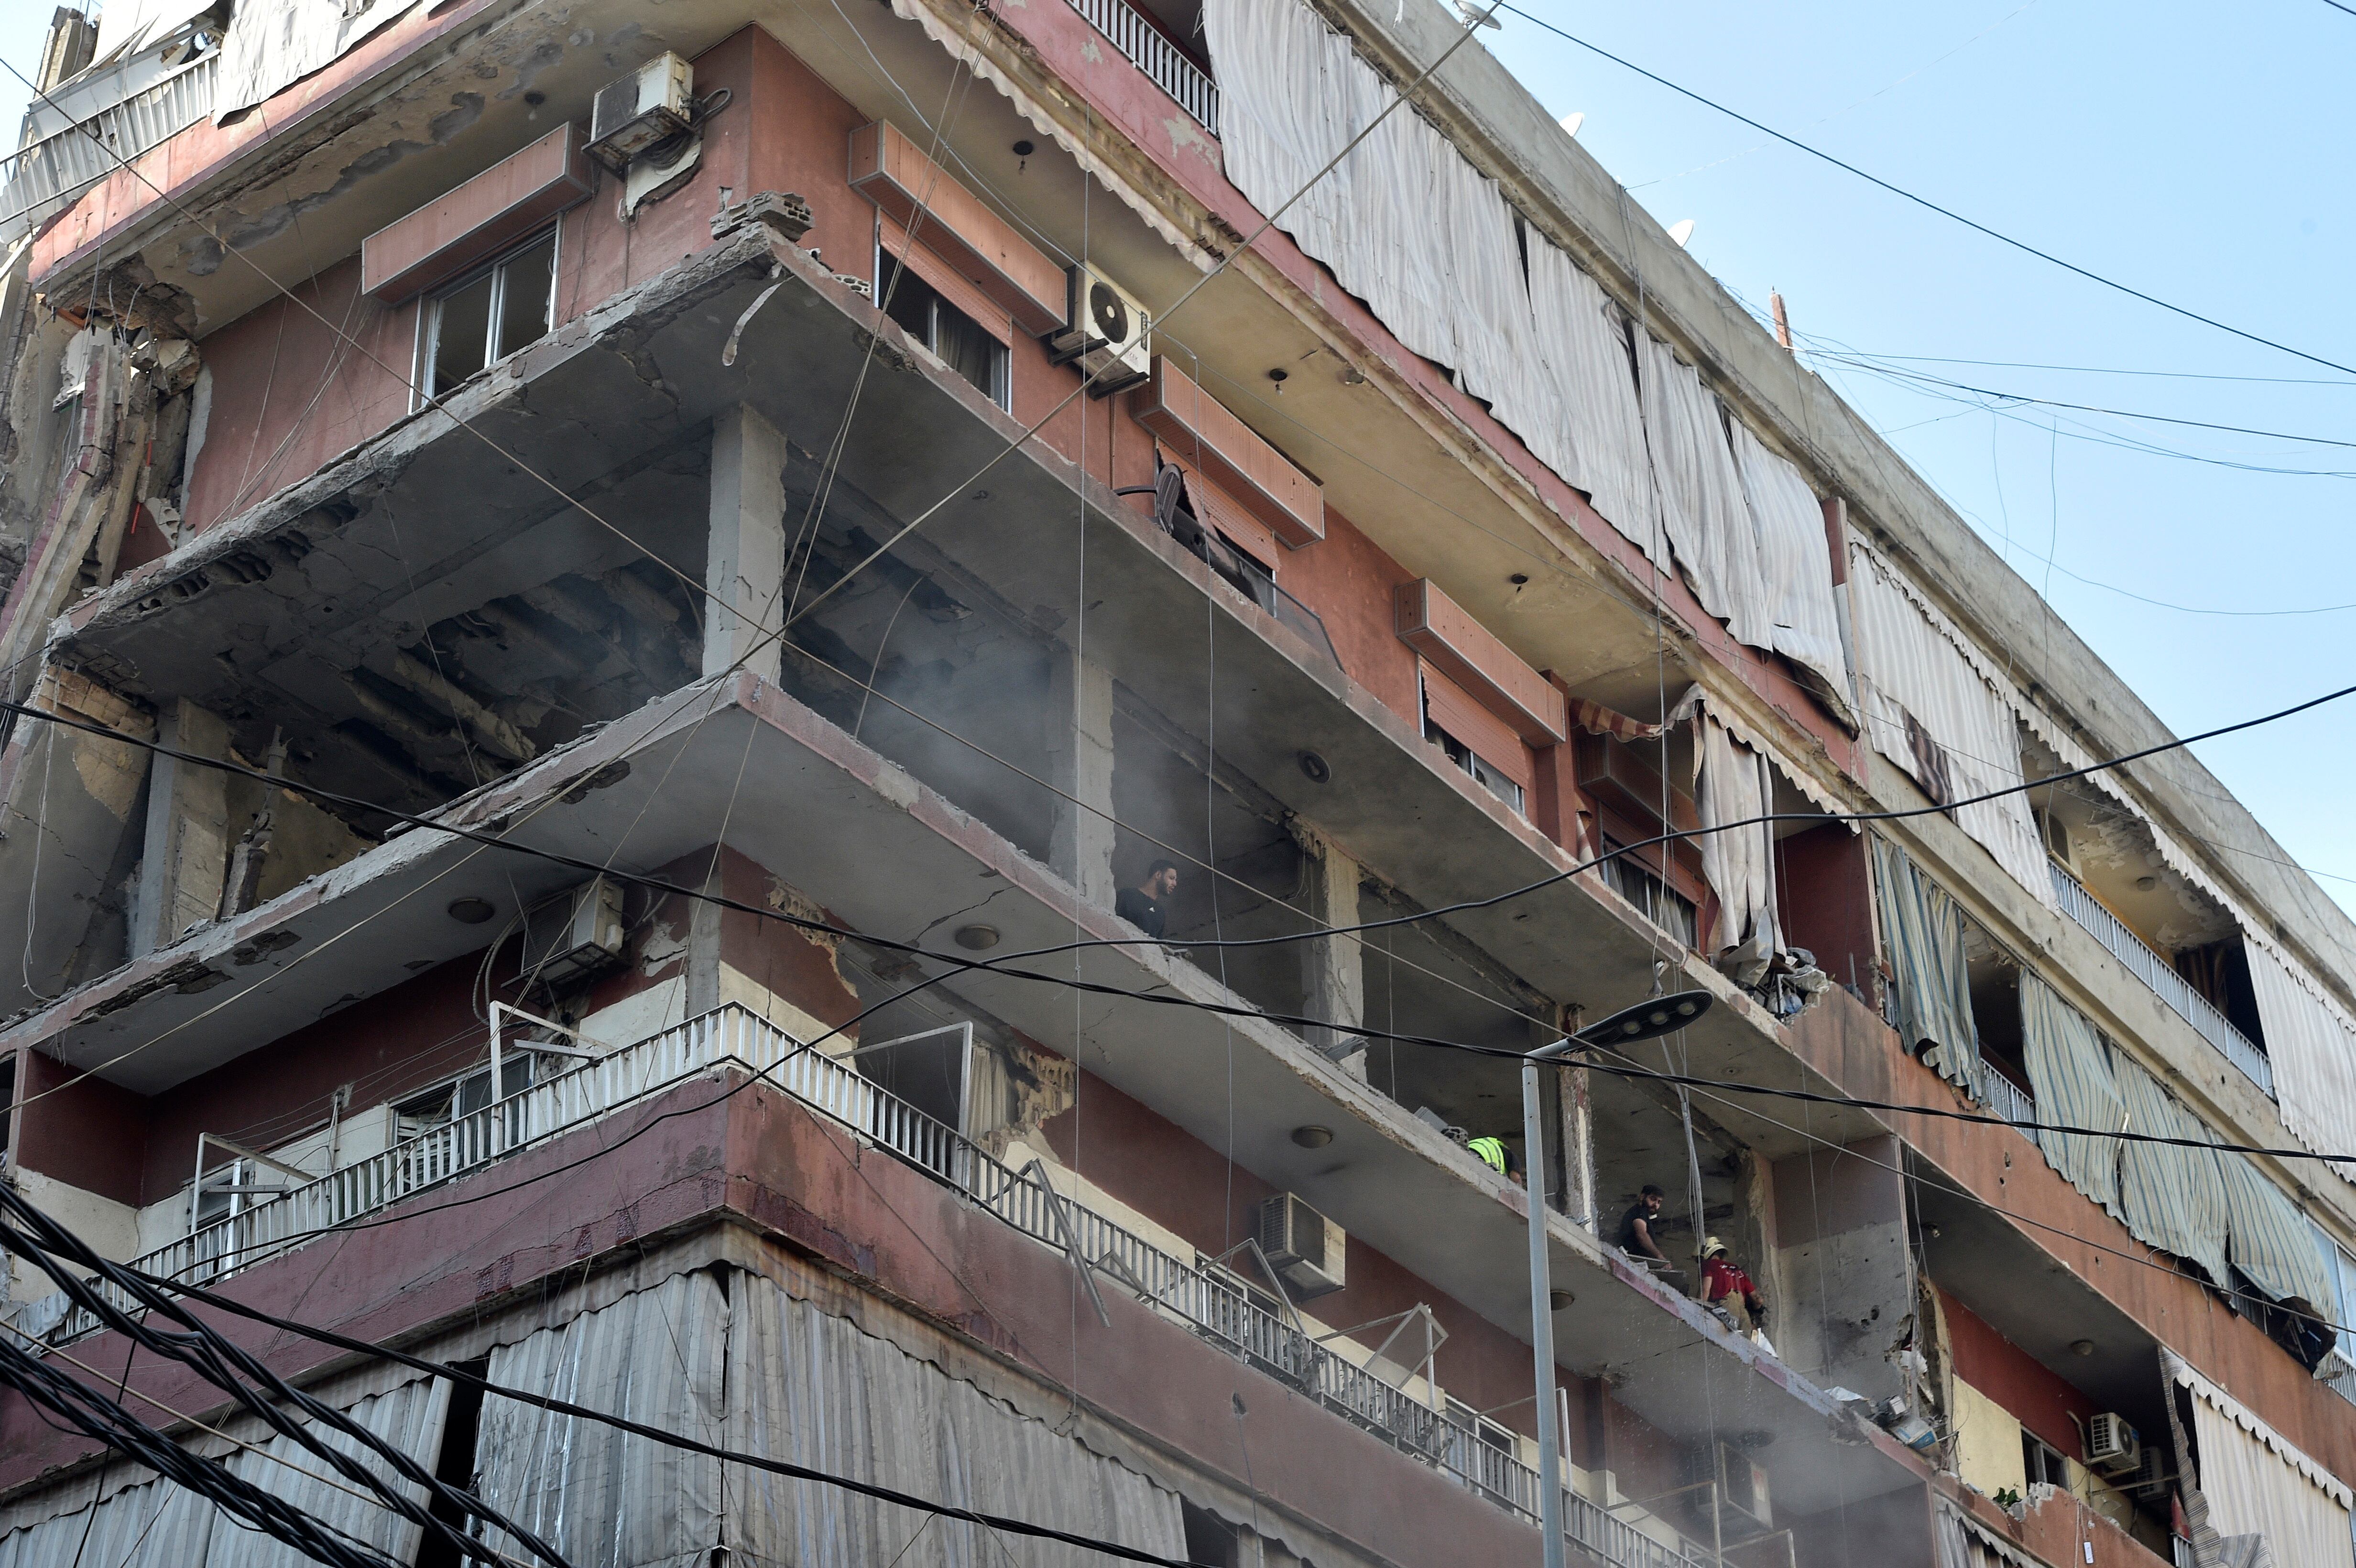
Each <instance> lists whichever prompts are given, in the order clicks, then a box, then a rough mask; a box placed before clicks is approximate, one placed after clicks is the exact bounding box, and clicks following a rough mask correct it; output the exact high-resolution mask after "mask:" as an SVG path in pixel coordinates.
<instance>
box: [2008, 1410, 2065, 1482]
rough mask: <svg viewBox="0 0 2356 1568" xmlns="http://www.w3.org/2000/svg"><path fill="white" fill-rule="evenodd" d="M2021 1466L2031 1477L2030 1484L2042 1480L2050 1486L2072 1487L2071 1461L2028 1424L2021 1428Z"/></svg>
mask: <svg viewBox="0 0 2356 1568" xmlns="http://www.w3.org/2000/svg"><path fill="white" fill-rule="evenodd" d="M2020 1467H2021V1469H2022V1471H2023V1472H2024V1473H2026V1474H2027V1476H2028V1477H2029V1485H2030V1486H2032V1487H2033V1486H2036V1485H2037V1484H2038V1483H2039V1482H2040V1481H2042V1482H2043V1483H2045V1484H2046V1485H2047V1486H2049V1487H2060V1488H2061V1489H2062V1490H2063V1491H2068V1490H2069V1489H2070V1461H2068V1460H2067V1459H2064V1458H2063V1457H2061V1450H2060V1449H2059V1448H2056V1447H2054V1446H2053V1445H2051V1443H2048V1442H2046V1441H2045V1439H2043V1438H2042V1437H2040V1436H2038V1435H2036V1434H2035V1433H2033V1432H2031V1431H2029V1428H2027V1427H2026V1426H2024V1427H2022V1428H2021V1429H2020Z"/></svg>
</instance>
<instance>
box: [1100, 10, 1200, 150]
mask: <svg viewBox="0 0 2356 1568" xmlns="http://www.w3.org/2000/svg"><path fill="white" fill-rule="evenodd" d="M1072 9H1073V10H1075V11H1077V12H1078V13H1079V14H1080V15H1081V16H1086V17H1087V19H1088V25H1089V26H1090V27H1094V28H1096V30H1097V31H1098V32H1099V33H1102V34H1103V35H1104V36H1105V37H1107V38H1109V39H1110V40H1112V47H1113V48H1117V49H1119V51H1120V52H1121V53H1122V54H1124V55H1126V56H1127V57H1129V61H1130V64H1131V65H1134V66H1135V67H1137V69H1140V70H1141V71H1143V72H1144V73H1145V74H1146V75H1148V76H1150V77H1151V78H1152V79H1153V84H1154V85H1155V86H1156V87H1159V88H1160V89H1162V91H1164V92H1166V93H1168V94H1169V95H1170V96H1171V97H1172V98H1173V99H1175V100H1177V102H1178V107H1179V108H1181V109H1183V110H1184V111H1185V112H1187V113H1189V114H1192V115H1193V116H1194V118H1195V119H1196V120H1197V121H1198V122H1200V123H1201V124H1202V127H1203V129H1204V130H1205V131H1208V132H1209V133H1211V134H1212V135H1214V136H1215V135H1217V134H1218V133H1219V90H1218V87H1217V86H1216V85H1215V83H1214V82H1213V81H1212V80H1211V77H1210V73H1209V72H1208V71H1205V69H1203V68H1202V67H1201V66H1198V65H1196V64H1195V63H1194V61H1193V60H1190V59H1187V58H1186V57H1185V56H1184V55H1183V54H1182V53H1181V52H1179V49H1178V46H1177V45H1175V44H1173V43H1172V42H1171V41H1170V40H1169V39H1168V38H1165V37H1162V34H1161V32H1160V30H1159V29H1157V28H1156V27H1154V26H1153V24H1152V23H1151V22H1149V21H1147V20H1146V19H1145V17H1144V16H1142V15H1141V14H1140V12H1139V11H1138V9H1137V8H1136V7H1135V6H1133V5H1130V4H1129V0H1072Z"/></svg>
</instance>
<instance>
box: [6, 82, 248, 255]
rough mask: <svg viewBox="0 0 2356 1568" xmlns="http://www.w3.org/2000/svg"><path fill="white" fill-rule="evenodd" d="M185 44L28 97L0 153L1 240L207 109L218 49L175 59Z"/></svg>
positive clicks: (16, 234)
mask: <svg viewBox="0 0 2356 1568" xmlns="http://www.w3.org/2000/svg"><path fill="white" fill-rule="evenodd" d="M188 51H189V47H188V45H187V42H186V41H185V40H183V41H180V42H177V43H173V44H169V45H166V46H162V47H159V48H153V49H149V50H146V51H145V52H143V53H141V54H138V55H135V56H134V57H132V58H131V59H127V60H124V61H123V62H122V63H121V64H119V65H112V66H102V67H100V68H98V69H94V70H90V71H86V72H84V73H83V74H82V76H80V78H77V79H76V80H73V81H71V82H70V83H67V84H65V85H63V86H60V87H59V88H57V89H55V90H54V91H51V92H50V93H49V95H48V101H47V102H43V101H39V100H36V101H34V103H33V106H32V108H31V109H29V110H28V111H27V112H26V115H25V129H24V133H23V139H22V143H21V146H20V150H19V151H17V152H16V154H14V155H11V156H10V157H8V158H7V159H6V160H5V161H0V244H10V243H14V242H15V241H16V240H17V239H18V238H19V237H20V236H22V235H24V234H26V233H27V232H29V231H30V230H31V229H32V228H33V227H34V225H35V224H37V223H38V222H39V221H40V220H41V219H45V218H47V217H48V216H49V215H50V214H51V213H53V212H56V211H59V209H61V208H63V207H64V206H65V205H66V204H67V203H68V202H70V201H71V200H72V199H73V198H74V197H77V196H79V195H80V194H81V193H82V192H83V191H84V190H86V189H88V188H89V187H91V186H92V185H95V184H96V183H97V182H98V181H100V180H102V179H103V178H105V177H106V176H108V175H110V174H112V173H113V172H114V171H115V170H116V169H118V168H120V167H121V166H122V165H123V164H124V163H128V162H130V161H131V160H133V159H134V158H136V157H138V156H139V155H141V154H142V153H145V152H146V151H148V150H149V149H150V148H153V147H156V146H160V145H161V144H163V143H165V142H166V141H167V140H168V139H170V138H171V137H172V136H174V135H175V134H177V133H179V132H180V131H182V130H184V129H185V128H187V126H190V125H193V124H195V123H197V122H198V121H199V120H201V119H203V118H204V117H205V116H206V115H208V114H209V113H211V112H212V108H213V93H214V88H215V85H216V83H217V82H218V81H219V80H220V49H219V48H213V49H212V50H210V51H209V53H206V54H204V55H202V56H201V57H199V58H198V59H178V60H177V62H176V61H175V59H174V56H175V54H176V53H177V55H179V56H183V57H185V56H186V55H187V53H188Z"/></svg>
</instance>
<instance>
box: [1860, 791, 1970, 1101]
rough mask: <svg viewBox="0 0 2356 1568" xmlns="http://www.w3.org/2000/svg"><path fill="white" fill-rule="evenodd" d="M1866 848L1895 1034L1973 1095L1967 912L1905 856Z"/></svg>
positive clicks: (1894, 849) (1877, 844)
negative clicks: (1889, 974) (1894, 1006)
mask: <svg viewBox="0 0 2356 1568" xmlns="http://www.w3.org/2000/svg"><path fill="white" fill-rule="evenodd" d="M1869 842H1870V843H1871V844H1872V846H1873V891H1874V901H1875V903H1876V905H1877V907H1878V908H1879V911H1880V912H1881V942H1882V950H1883V952H1884V953H1885V954H1887V955H1888V956H1889V959H1890V968H1891V969H1892V970H1894V971H1895V972H1896V974H1895V977H1894V979H1893V981H1892V987H1893V989H1894V990H1895V991H1896V993H1897V1001H1898V1032H1899V1034H1900V1036H1901V1038H1902V1039H1903V1040H1905V1041H1906V1045H1907V1048H1908V1049H1909V1050H1912V1051H1922V1052H1923V1056H1922V1060H1923V1061H1927V1062H1929V1063H1930V1064H1931V1065H1932V1066H1933V1068H1935V1069H1937V1071H1938V1072H1939V1075H1940V1076H1941V1077H1943V1078H1944V1079H1946V1080H1947V1082H1949V1083H1954V1084H1956V1085H1958V1086H1959V1087H1961V1088H1964V1089H1966V1090H1969V1091H1971V1092H1972V1093H1977V1092H1978V1090H1979V1078H1980V1072H1981V1068H1980V1052H1979V1036H1978V1033H1977V1032H1976V1030H1975V1029H1974V1028H1973V1026H1972V984H1971V976H1970V974H1969V972H1968V971H1967V970H1966V968H1965V959H1964V912H1963V911H1962V910H1961V909H1959V908H1957V907H1956V904H1955V901H1954V899H1952V898H1950V897H1948V896H1947V891H1946V890H1945V889H1944V888H1942V887H1941V886H1939V885H1938V884H1937V883H1936V882H1933V880H1931V879H1930V878H1928V877H1926V876H1924V875H1923V874H1922V869H1921V868H1920V867H1918V866H1916V865H1915V864H1914V860H1913V858H1912V856H1910V855H1908V854H1907V853H1906V851H1905V850H1903V849H1901V848H1899V847H1898V846H1897V845H1895V844H1892V843H1891V842H1890V840H1889V839H1887V838H1884V837H1881V836H1880V835H1879V834H1875V835H1872V836H1871V837H1870V838H1869ZM1925 1047H1927V1048H1928V1049H1927V1050H1926V1049H1925Z"/></svg>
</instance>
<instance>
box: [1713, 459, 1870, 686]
mask: <svg viewBox="0 0 2356 1568" xmlns="http://www.w3.org/2000/svg"><path fill="white" fill-rule="evenodd" d="M1728 433H1729V434H1730V436H1731V437H1732V439H1733V442H1734V465H1735V468H1736V470H1737V471H1738V472H1739V473H1740V475H1741V476H1742V495H1743V499H1744V500H1745V502H1746V503H1747V504H1748V505H1749V507H1750V510H1751V528H1752V530H1753V531H1754V532H1755V533H1756V534H1757V535H1758V540H1759V576H1760V581H1762V583H1763V584H1765V586H1766V590H1767V610H1768V615H1767V628H1768V638H1769V641H1768V644H1767V645H1768V646H1771V647H1772V648H1773V649H1774V651H1775V652H1777V653H1779V654H1782V655H1783V656H1784V657H1785V658H1787V659H1790V660H1791V661H1792V662H1793V663H1794V664H1796V665H1800V666H1802V667H1804V668H1806V669H1809V670H1811V671H1813V672H1815V675H1816V676H1817V677H1819V678H1820V679H1822V680H1823V682H1824V688H1823V689H1824V693H1825V695H1826V696H1827V697H1829V698H1831V699H1833V701H1834V703H1835V704H1836V705H1837V707H1838V708H1839V709H1841V710H1842V711H1843V712H1844V713H1846V712H1847V708H1848V690H1849V681H1848V659H1847V656H1846V655H1844V654H1843V653H1842V651H1841V635H1840V612H1839V611H1838V609H1837V608H1836V607H1835V602H1834V599H1833V593H1834V588H1833V549H1832V541H1831V539H1830V538H1829V536H1827V535H1826V532H1825V510H1824V504H1823V503H1822V502H1821V501H1819V500H1817V499H1816V493H1815V490H1813V489H1811V488H1809V485H1808V481H1807V479H1806V477H1805V476H1804V475H1802V474H1801V472H1800V470H1799V468H1798V467H1797V466H1796V465H1794V464H1793V463H1792V462H1791V461H1790V460H1789V459H1787V458H1783V457H1779V456H1777V455H1776V454H1775V453H1772V452H1770V451H1768V450H1767V448H1766V447H1765V446H1763V445H1762V444H1761V443H1760V441H1759V438H1758V437H1757V436H1755V435H1753V434H1751V431H1750V429H1749V427H1748V426H1746V425H1744V424H1743V422H1742V421H1740V420H1733V421H1729V424H1728Z"/></svg>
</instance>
